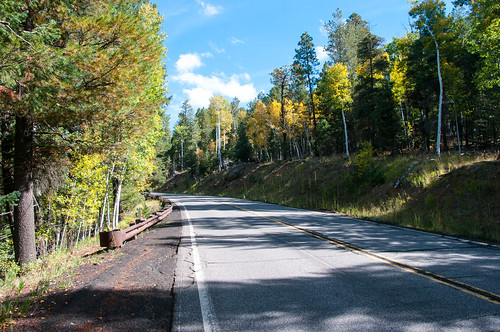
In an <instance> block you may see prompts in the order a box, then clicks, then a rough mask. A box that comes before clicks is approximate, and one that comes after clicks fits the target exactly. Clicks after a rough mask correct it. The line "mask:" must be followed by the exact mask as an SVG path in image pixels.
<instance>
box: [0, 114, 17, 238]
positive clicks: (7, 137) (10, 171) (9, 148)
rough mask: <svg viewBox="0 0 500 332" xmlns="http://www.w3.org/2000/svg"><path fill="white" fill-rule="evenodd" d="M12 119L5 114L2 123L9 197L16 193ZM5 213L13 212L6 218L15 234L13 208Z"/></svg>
mask: <svg viewBox="0 0 500 332" xmlns="http://www.w3.org/2000/svg"><path fill="white" fill-rule="evenodd" d="M11 120H12V119H11V118H10V117H9V116H8V115H7V114H5V113H4V114H3V116H2V123H1V131H2V133H1V135H2V143H1V150H2V185H3V194H4V195H7V194H9V193H11V192H13V191H14V168H13V167H12V163H13V159H14V156H13V152H14V137H13V135H12V134H11V133H12V126H11ZM5 211H7V212H11V213H9V214H8V215H7V216H6V218H7V219H8V220H9V226H10V230H11V234H14V214H13V206H11V205H9V204H7V206H6V207H5ZM16 246H17V243H16V242H15V243H14V247H16Z"/></svg>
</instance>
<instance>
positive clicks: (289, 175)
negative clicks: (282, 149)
mask: <svg viewBox="0 0 500 332" xmlns="http://www.w3.org/2000/svg"><path fill="white" fill-rule="evenodd" d="M495 158H496V155H491V156H488V155H481V154H478V155H470V156H458V155H456V154H455V155H451V154H450V155H446V156H443V157H441V158H440V159H436V158H434V157H433V156H432V157H430V156H397V157H381V158H374V157H373V156H371V155H367V154H362V153H361V154H360V155H358V156H357V157H356V158H354V159H352V160H347V159H342V158H310V159H305V160H292V161H279V162H274V163H266V164H259V163H244V164H240V165H236V166H234V167H232V168H230V169H228V170H226V171H223V172H220V173H214V174H211V175H209V176H207V177H205V178H203V179H197V178H195V177H193V176H192V175H191V173H190V172H189V171H187V172H184V173H180V174H177V175H176V176H174V177H172V178H170V179H169V180H168V181H167V183H166V184H165V185H164V186H163V188H161V190H162V191H165V192H172V193H189V194H201V195H213V196H226V197H235V198H244V199H250V200H258V201H263V202H268V203H275V204H280V205H287V206H293V207H298V208H304V209H312V210H322V211H332V212H338V213H345V214H348V215H350V216H354V217H358V218H365V219H370V220H374V221H380V222H387V223H392V224H397V225H401V226H405V227H412V228H417V229H422V230H427V231H432V232H438V233H443V234H449V235H456V236H463V237H469V238H475V239H480V240H486V241H492V242H500V203H499V202H500V162H499V161H495Z"/></svg>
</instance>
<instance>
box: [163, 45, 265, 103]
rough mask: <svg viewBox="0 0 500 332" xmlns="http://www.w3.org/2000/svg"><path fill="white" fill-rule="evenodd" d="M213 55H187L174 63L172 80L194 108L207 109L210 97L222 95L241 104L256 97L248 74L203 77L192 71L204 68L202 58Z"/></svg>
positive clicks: (181, 56) (219, 74) (207, 53)
mask: <svg viewBox="0 0 500 332" xmlns="http://www.w3.org/2000/svg"><path fill="white" fill-rule="evenodd" d="M211 57H213V54H212V53H210V52H205V53H201V54H198V53H187V54H182V55H180V56H179V59H178V60H177V62H176V63H175V66H176V69H177V75H176V76H173V77H172V79H173V80H175V81H177V82H179V83H180V84H181V85H183V86H184V87H185V88H184V89H183V90H182V91H183V92H184V93H185V94H186V95H187V96H188V99H189V102H190V104H191V106H193V107H194V108H198V107H208V104H209V100H210V97H212V96H215V95H223V96H224V97H226V98H230V99H232V98H234V97H237V98H238V99H239V100H240V101H241V102H243V103H245V102H250V101H251V100H252V99H254V98H255V96H256V95H257V91H256V89H255V87H254V84H253V83H252V82H251V77H250V75H249V74H248V73H243V74H240V75H236V74H234V75H232V76H230V77H228V76H226V75H225V74H224V73H217V74H212V75H210V76H204V75H201V74H197V73H195V72H194V71H195V70H196V69H198V68H200V67H202V66H204V63H203V61H202V60H203V58H211Z"/></svg>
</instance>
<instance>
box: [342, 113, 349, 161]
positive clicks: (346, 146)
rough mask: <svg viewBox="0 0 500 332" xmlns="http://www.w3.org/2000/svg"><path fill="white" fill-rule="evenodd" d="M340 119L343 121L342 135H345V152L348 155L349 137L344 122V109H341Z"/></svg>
mask: <svg viewBox="0 0 500 332" xmlns="http://www.w3.org/2000/svg"><path fill="white" fill-rule="evenodd" d="M342 121H343V122H344V136H345V153H346V154H347V157H349V139H348V138H347V124H346V122H345V114H344V109H342Z"/></svg>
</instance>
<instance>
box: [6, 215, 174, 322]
mask: <svg viewBox="0 0 500 332" xmlns="http://www.w3.org/2000/svg"><path fill="white" fill-rule="evenodd" d="M181 228H182V220H181V215H180V211H179V210H178V209H176V208H174V210H173V212H172V213H171V214H170V215H169V216H167V218H165V219H164V220H162V221H161V222H160V223H159V224H157V225H156V226H154V227H153V228H151V229H150V230H148V231H146V232H144V233H142V234H140V235H139V237H138V238H137V239H136V240H133V241H130V242H127V243H125V245H124V246H123V247H122V248H120V249H117V250H119V255H115V256H118V257H117V258H114V259H111V258H110V259H106V256H107V255H109V256H112V253H110V252H102V253H98V254H100V255H103V256H104V259H103V260H102V263H100V264H98V265H83V266H81V267H79V268H78V269H77V271H76V273H75V274H74V276H73V277H72V280H71V282H70V284H71V286H69V287H67V288H65V289H60V288H59V287H57V286H55V287H54V288H53V289H52V291H51V292H49V294H48V295H46V296H44V297H43V298H41V299H39V300H37V303H35V304H34V305H33V306H32V309H31V311H30V312H29V313H28V314H27V315H26V317H23V318H18V319H17V320H16V321H15V322H14V323H13V324H12V325H11V326H8V327H6V328H5V329H4V330H3V331H11V330H13V331H168V330H170V329H171V325H172V312H173V300H172V286H173V281H174V271H175V266H176V263H177V249H178V246H179V242H180V235H181ZM59 286H60V285H59Z"/></svg>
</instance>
